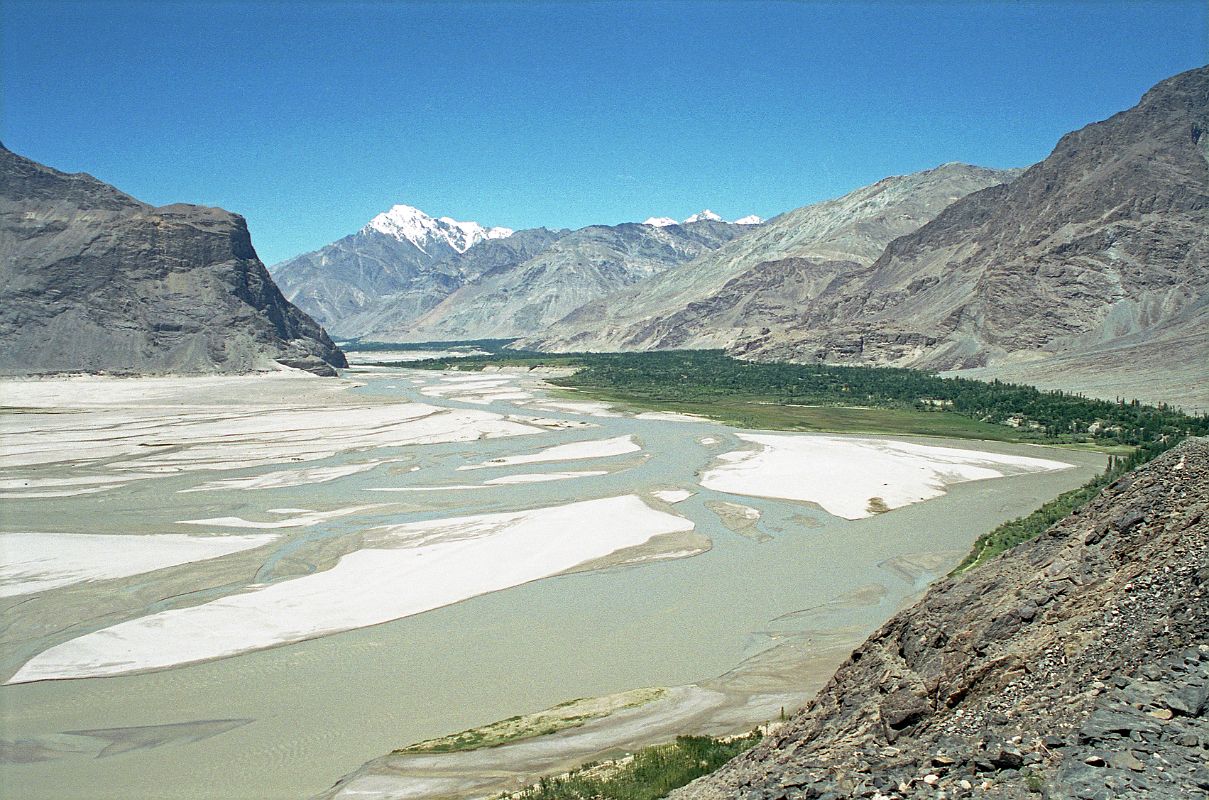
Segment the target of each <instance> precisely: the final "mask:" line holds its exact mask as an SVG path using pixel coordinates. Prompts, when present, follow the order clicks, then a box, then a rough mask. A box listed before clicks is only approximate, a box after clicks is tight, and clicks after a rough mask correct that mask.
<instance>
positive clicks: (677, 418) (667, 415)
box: [634, 411, 711, 422]
mask: <svg viewBox="0 0 1209 800" xmlns="http://www.w3.org/2000/svg"><path fill="white" fill-rule="evenodd" d="M634 419H649V420H655V421H657V422H710V421H711V420H710V419H709V417H703V416H701V415H700V414H681V413H679V412H675V411H643V412H642V413H640V414H635V415H634Z"/></svg>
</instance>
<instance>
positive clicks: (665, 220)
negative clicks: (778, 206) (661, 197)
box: [642, 208, 764, 228]
mask: <svg viewBox="0 0 1209 800" xmlns="http://www.w3.org/2000/svg"><path fill="white" fill-rule="evenodd" d="M707 220H708V221H710V222H725V220H723V219H722V217H720V216H718V215H717V214H715V213H714V212H712V211H710V210H709V209H708V208H707V209H705V210H704V211H700V212H698V213H696V214H693V215H692V216H691V217H689V218H688V219H686V220H685V221H684V222H677V221H676V220H674V219H672V218H671V217H647V219H646V220H645V221H644V222H643V223H642V224H643V225H651V226H654V227H656V228H666V227H667V226H669V225H687V224H689V223H690V222H705V221H707ZM763 221H764V220H762V219H760V218H759V217H757V216H756V215H755V214H750V215H748V216H746V217H743V218H742V219H737V220H735V221H734V222H732V223H731V224H732V225H759V224H760V223H762V222H763Z"/></svg>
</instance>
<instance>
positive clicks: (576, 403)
mask: <svg viewBox="0 0 1209 800" xmlns="http://www.w3.org/2000/svg"><path fill="white" fill-rule="evenodd" d="M533 407H534V408H545V409H548V410H552V411H570V412H571V413H572V414H585V415H587V416H589V417H620V416H622V415H621V414H619V413H618V412H616V411H613V410H612V409H613V406H611V405H609V404H608V403H596V402H592V401H589V400H545V399H543V400H541V401H540V402H537V403H534V404H533Z"/></svg>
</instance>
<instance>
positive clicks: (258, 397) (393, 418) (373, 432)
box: [0, 374, 541, 473]
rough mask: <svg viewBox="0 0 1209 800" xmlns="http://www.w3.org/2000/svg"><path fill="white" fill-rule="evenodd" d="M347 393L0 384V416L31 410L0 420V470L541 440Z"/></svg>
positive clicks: (491, 421)
mask: <svg viewBox="0 0 1209 800" xmlns="http://www.w3.org/2000/svg"><path fill="white" fill-rule="evenodd" d="M353 385H354V384H352V383H351V382H349V381H330V382H324V381H322V380H320V379H318V378H314V377H313V376H310V377H308V378H299V377H296V376H281V375H278V374H270V375H262V376H254V377H242V378H230V377H224V378H172V379H168V378H163V379H161V378H131V379H125V380H114V379H109V380H105V379H93V378H73V379H66V380H45V381H0V393H2V394H3V396H4V399H5V402H6V403H7V404H9V405H14V406H20V407H23V408H27V409H31V411H30V412H29V413H23V414H12V415H6V416H4V417H3V418H0V437H3V439H4V443H5V446H4V448H3V450H2V451H0V468H20V467H28V466H33V465H38V464H55V463H70V464H73V465H76V466H82V465H87V464H88V463H89V462H94V461H109V460H111V459H125V460H123V461H121V462H118V463H114V464H108V463H107V464H106V465H105V466H106V468H112V469H122V470H136V471H138V472H154V473H173V472H180V471H185V470H201V469H238V468H242V467H255V466H266V465H270V464H276V463H280V462H289V461H295V462H296V461H315V460H319V459H323V458H328V457H330V456H333V455H336V454H338V453H344V452H349V451H355V450H369V449H372V448H376V447H396V446H403V445H411V444H429V443H442V442H461V441H473V440H475V439H479V438H492V437H497V436H515V435H520V434H526V433H536V432H539V431H540V430H541V428H535V427H533V426H530V425H524V424H522V423H519V422H516V421H512V420H506V419H504V418H503V417H502V416H500V415H498V414H492V413H489V412H486V411H479V410H474V409H446V408H441V407H438V406H432V405H428V404H424V403H399V402H373V401H368V400H366V398H364V397H358V396H356V395H350V394H348V393H347V390H348V389H349V388H351V387H352V386H353ZM39 409H45V410H47V411H51V412H54V413H40V411H39ZM64 409H67V410H71V411H72V412H73V413H67V414H64V413H58V412H60V411H62V410H64Z"/></svg>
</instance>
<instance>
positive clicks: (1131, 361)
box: [732, 68, 1209, 399]
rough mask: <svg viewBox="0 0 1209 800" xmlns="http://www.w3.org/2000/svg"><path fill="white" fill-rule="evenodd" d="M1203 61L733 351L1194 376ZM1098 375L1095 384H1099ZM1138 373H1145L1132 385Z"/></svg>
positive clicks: (1201, 324) (1067, 373) (1208, 304)
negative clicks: (1195, 67)
mask: <svg viewBox="0 0 1209 800" xmlns="http://www.w3.org/2000/svg"><path fill="white" fill-rule="evenodd" d="M1206 131H1209V68H1201V69H1197V70H1192V71H1190V72H1186V73H1183V74H1181V75H1177V76H1175V77H1173V78H1170V79H1168V80H1166V81H1163V82H1162V83H1160V84H1158V85H1157V86H1155V87H1154V88H1153V89H1151V90H1150V91H1149V92H1147V93H1146V94H1145V96H1144V97H1142V99H1141V101H1140V102H1139V103H1138V105H1137V106H1135V107H1134V108H1132V109H1129V110H1127V111H1124V112H1121V113H1119V114H1116V115H1114V116H1113V117H1111V118H1109V119H1107V120H1104V121H1103V122H1097V123H1094V124H1091V125H1088V126H1087V127H1085V128H1083V129H1081V130H1078V131H1075V132H1073V133H1070V134H1068V135H1066V136H1064V137H1063V138H1062V139H1061V141H1059V142H1058V144H1057V146H1056V147H1055V148H1054V151H1053V152H1052V153H1051V154H1050V156H1049V157H1048V158H1046V159H1045V160H1044V161H1042V162H1040V163H1039V164H1037V165H1035V166H1033V167H1031V168H1029V169H1028V170H1026V171H1025V172H1024V174H1022V175H1021V176H1020V177H1019V178H1017V179H1016V180H1014V181H1012V182H1011V183H1007V184H1003V185H1000V186H995V187H991V188H988V189H986V190H984V191H981V192H977V193H974V194H972V195H970V196H969V197H966V198H965V199H963V200H960V201H958V202H956V203H954V204H953V205H952V206H950V207H949V208H948V209H946V210H945V211H944V212H943V213H942V214H940V215H939V216H938V217H937V218H936V219H935V220H933V221H932V222H931V223H929V224H928V225H925V226H923V227H921V228H920V229H919V230H917V231H915V232H914V233H911V234H909V235H906V236H903V237H901V238H899V239H897V240H895V241H894V242H892V243H890V244H889V246H888V247H887V248H886V249H885V251H884V252H883V253H882V254H881V255H880V256H879V257H878V258H877V260H876V261H875V262H873V263H872V264H870V265H868V266H865V267H862V268H861V269H857V270H852V271H849V272H846V273H844V274H842V275H839V276H837V277H836V279H835V280H834V281H831V282H830V283H829V284H828V285H827V287H826V288H825V289H824V290H823V291H821V292H819V293H818V295H817V296H815V297H813V298H811V300H810V302H809V303H807V304H805V305H804V306H803V307H802V308H801V309H800V311H799V313H798V314H796V315H795V316H794V318H793V319H792V320H791V323H792V324H790V325H786V326H783V327H780V328H777V329H773V330H770V331H768V332H761V333H760V334H759V335H752V336H747V337H743V338H741V339H740V340H739V341H738V342H736V343H735V345H734V346H733V348H732V351H733V352H734V353H735V354H738V355H740V356H742V357H744V358H757V359H768V360H794V361H827V362H839V363H861V364H892V365H897V366H911V367H923V368H934V369H961V368H970V367H979V368H983V371H982V374H984V375H992V376H994V375H1003V376H1009V375H1010V376H1012V377H1015V378H1017V379H1023V380H1026V381H1029V382H1040V383H1050V384H1051V385H1053V384H1058V385H1062V384H1065V385H1066V386H1067V387H1068V388H1077V387H1078V385H1079V384H1080V383H1083V382H1086V381H1087V380H1088V379H1089V378H1091V379H1096V380H1100V381H1102V382H1103V384H1112V383H1115V384H1116V385H1117V386H1118V391H1120V389H1122V388H1124V387H1125V386H1126V385H1128V384H1133V385H1134V386H1138V382H1139V379H1140V380H1141V381H1144V382H1146V383H1148V384H1149V389H1150V392H1151V393H1152V396H1154V390H1155V389H1156V388H1158V387H1156V386H1155V385H1154V383H1153V381H1154V378H1155V376H1156V373H1162V376H1161V380H1162V381H1163V388H1162V389H1161V390H1160V391H1161V393H1160V394H1159V396H1158V397H1157V398H1156V399H1164V398H1163V397H1162V395H1163V394H1167V395H1168V397H1167V398H1166V399H1171V394H1173V393H1178V392H1179V391H1180V389H1181V384H1185V387H1184V388H1187V386H1186V384H1196V383H1198V382H1199V383H1200V385H1201V387H1202V391H1201V395H1202V397H1203V395H1204V391H1203V387H1204V385H1205V381H1206V379H1207V378H1209V357H1206V356H1207V354H1209V294H1207V292H1206V290H1207V289H1209V268H1207V265H1209V134H1207V133H1206ZM1104 388H1107V386H1104ZM1138 388H1145V387H1142V386H1139V387H1138Z"/></svg>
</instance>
